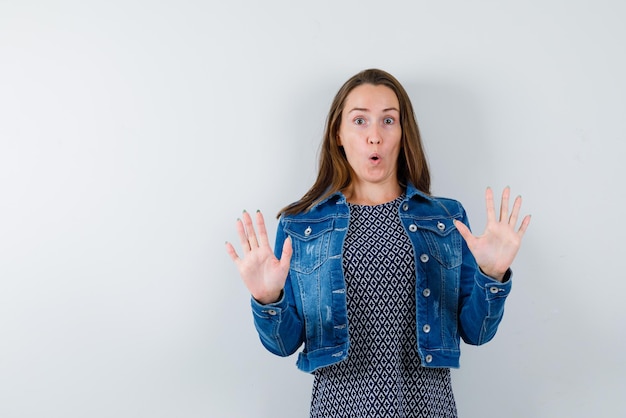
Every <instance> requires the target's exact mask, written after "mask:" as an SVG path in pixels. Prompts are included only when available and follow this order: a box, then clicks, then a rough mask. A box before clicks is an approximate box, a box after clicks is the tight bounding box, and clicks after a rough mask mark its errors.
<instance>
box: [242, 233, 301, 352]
mask: <svg viewBox="0 0 626 418" xmlns="http://www.w3.org/2000/svg"><path fill="white" fill-rule="evenodd" d="M281 225H282V222H279V226H278V231H277V233H276V244H275V246H274V253H275V254H276V257H280V256H281V253H282V248H283V243H284V241H285V239H286V235H285V233H284V230H283V228H282V226H281ZM251 305H252V315H253V318H254V326H255V328H256V330H257V332H258V333H259V338H260V339H261V343H262V344H263V346H264V347H265V348H267V350H269V351H270V352H272V353H274V354H276V355H278V356H283V357H286V356H289V355H291V354H293V353H295V352H296V350H297V349H298V348H299V347H300V346H301V345H302V343H303V342H304V322H303V321H302V318H301V317H300V314H299V313H298V311H297V309H296V302H295V296H294V291H293V287H292V285H291V274H289V275H288V276H287V280H286V282H285V287H284V289H283V292H282V294H281V298H280V300H278V301H277V302H275V303H271V304H267V305H263V304H261V303H259V302H258V301H257V300H255V299H254V298H251Z"/></svg>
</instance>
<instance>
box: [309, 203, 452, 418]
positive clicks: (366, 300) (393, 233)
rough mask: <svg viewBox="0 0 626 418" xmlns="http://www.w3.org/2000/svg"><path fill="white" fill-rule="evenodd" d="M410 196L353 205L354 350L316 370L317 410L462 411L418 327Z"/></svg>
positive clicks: (314, 413) (346, 263) (326, 414)
mask: <svg viewBox="0 0 626 418" xmlns="http://www.w3.org/2000/svg"><path fill="white" fill-rule="evenodd" d="M403 198H404V196H400V197H399V198H397V199H395V200H393V201H391V202H388V203H385V204H382V205H376V206H361V205H352V204H351V205H350V226H349V229H348V234H347V236H346V241H345V244H344V249H343V269H344V274H345V279H346V296H347V303H348V318H349V336H350V351H349V355H348V358H347V359H346V360H344V361H343V362H340V363H337V364H334V365H331V366H328V367H324V368H322V369H319V370H317V371H316V372H314V375H315V379H314V383H313V394H312V400H311V415H310V416H311V417H315V418H317V417H323V418H332V417H338V418H339V417H340V418H360V417H363V418H365V417H367V418H379V417H384V418H394V417H398V418H400V417H402V418H405V417H407V418H408V417H420V418H423V417H456V416H457V415H456V405H455V402H454V396H453V394H452V387H451V383H450V370H449V369H447V368H439V369H435V368H424V367H422V366H421V363H420V359H419V355H418V353H417V339H416V334H415V332H416V331H415V329H416V324H415V322H416V319H415V264H414V258H413V247H412V245H411V241H410V240H409V237H408V236H407V234H406V233H405V231H404V228H403V227H402V224H401V222H400V217H399V211H398V207H399V205H400V202H401V201H402V200H403Z"/></svg>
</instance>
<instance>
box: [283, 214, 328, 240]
mask: <svg viewBox="0 0 626 418" xmlns="http://www.w3.org/2000/svg"><path fill="white" fill-rule="evenodd" d="M333 224H334V219H333V218H326V219H315V220H306V219H303V220H298V221H287V223H286V224H285V232H286V233H287V234H288V235H290V236H292V237H295V238H298V239H300V240H302V241H309V240H312V239H315V238H317V237H319V236H320V235H323V234H324V233H325V232H328V231H330V230H332V229H333Z"/></svg>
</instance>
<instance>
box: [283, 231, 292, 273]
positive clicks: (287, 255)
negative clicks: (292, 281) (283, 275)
mask: <svg viewBox="0 0 626 418" xmlns="http://www.w3.org/2000/svg"><path fill="white" fill-rule="evenodd" d="M292 254H293V247H292V246H291V237H287V238H286V239H285V242H284V243H283V252H282V254H281V255H280V264H281V265H282V266H283V268H285V269H286V270H288V269H289V265H290V264H291V255H292Z"/></svg>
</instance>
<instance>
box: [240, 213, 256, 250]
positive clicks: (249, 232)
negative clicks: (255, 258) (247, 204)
mask: <svg viewBox="0 0 626 418" xmlns="http://www.w3.org/2000/svg"><path fill="white" fill-rule="evenodd" d="M243 226H244V227H245V228H246V236H247V239H248V245H249V246H250V249H251V250H252V249H254V248H257V247H258V246H259V242H258V240H257V238H256V233H255V232H254V226H253V225H252V217H250V214H249V213H248V211H245V210H244V211H243Z"/></svg>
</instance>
